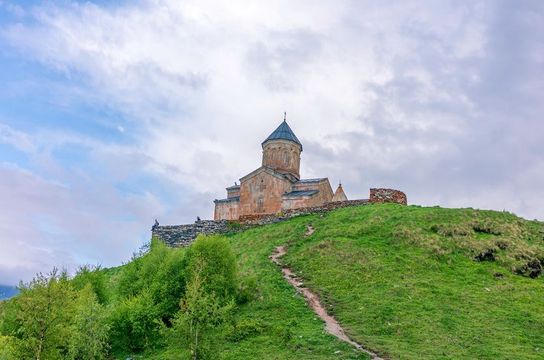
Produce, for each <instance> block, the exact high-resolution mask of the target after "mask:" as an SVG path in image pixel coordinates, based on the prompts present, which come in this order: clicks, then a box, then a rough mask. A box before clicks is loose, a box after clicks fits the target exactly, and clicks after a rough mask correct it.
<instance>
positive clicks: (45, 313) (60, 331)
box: [11, 269, 75, 360]
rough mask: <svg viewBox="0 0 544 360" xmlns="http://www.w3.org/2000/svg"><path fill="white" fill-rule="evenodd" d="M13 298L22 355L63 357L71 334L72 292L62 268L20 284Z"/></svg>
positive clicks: (73, 293) (29, 356)
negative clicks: (59, 270) (17, 292)
mask: <svg viewBox="0 0 544 360" xmlns="http://www.w3.org/2000/svg"><path fill="white" fill-rule="evenodd" d="M20 290H21V293H20V294H19V295H18V296H17V298H16V305H17V306H16V308H17V309H16V310H17V311H16V318H15V327H16V331H15V333H14V334H11V335H12V336H16V337H17V338H19V340H20V341H18V342H17V344H18V347H19V350H20V352H21V354H22V358H29V359H30V358H32V359H36V360H40V359H51V358H62V357H65V355H66V352H67V349H68V340H69V338H70V336H71V334H70V327H69V326H68V325H69V323H70V318H71V316H72V313H73V302H74V298H75V292H74V290H73V288H72V287H71V285H70V283H69V281H68V277H67V274H66V272H65V271H62V272H60V273H59V272H58V270H57V269H53V271H52V272H51V273H49V274H48V275H43V274H41V273H40V274H38V275H37V276H36V277H35V278H34V279H33V280H32V281H31V282H29V283H28V284H21V285H20Z"/></svg>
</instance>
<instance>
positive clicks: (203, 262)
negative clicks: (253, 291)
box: [186, 236, 236, 304]
mask: <svg viewBox="0 0 544 360" xmlns="http://www.w3.org/2000/svg"><path fill="white" fill-rule="evenodd" d="M186 262H187V266H186V268H187V277H188V278H189V279H192V278H193V277H194V276H195V274H196V273H198V274H199V276H200V277H201V278H202V291H204V292H206V293H208V294H212V293H213V294H215V296H217V298H218V300H219V301H220V302H221V303H223V304H224V303H227V302H228V301H230V300H231V299H232V298H234V297H235V295H236V260H235V257H234V253H233V252H232V249H231V247H230V244H229V242H228V241H227V239H226V238H224V237H221V236H199V237H198V238H197V239H196V241H195V242H194V243H193V244H192V245H191V247H190V248H189V250H188V251H187V254H186Z"/></svg>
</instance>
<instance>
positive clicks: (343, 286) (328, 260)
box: [229, 204, 544, 359]
mask: <svg viewBox="0 0 544 360" xmlns="http://www.w3.org/2000/svg"><path fill="white" fill-rule="evenodd" d="M308 224H311V226H312V227H313V228H314V229H315V231H314V232H313V233H312V234H311V235H309V236H307V235H306V234H307V226H308ZM229 239H230V242H231V244H232V246H233V247H234V249H235V252H236V255H237V259H238V264H239V267H240V270H241V272H242V273H243V274H245V275H247V276H255V277H256V278H257V279H259V280H258V281H259V285H260V286H261V291H263V293H264V294H268V296H273V295H271V294H269V293H268V291H269V290H272V288H271V285H270V284H272V283H273V284H276V285H274V286H277V281H278V277H279V274H278V271H277V269H275V268H274V267H273V266H271V265H270V262H269V260H268V259H267V257H268V256H269V255H270V254H271V253H272V251H273V249H274V248H275V247H276V246H278V245H286V246H287V254H286V255H285V256H284V257H283V261H284V263H286V264H287V265H288V266H289V267H290V268H291V269H292V270H294V272H295V273H296V274H297V275H298V276H299V277H301V278H303V279H304V282H305V285H306V286H307V287H309V288H311V289H312V290H313V291H315V292H317V293H318V294H319V295H320V296H321V298H322V301H323V302H324V303H325V304H326V307H327V309H328V311H329V313H331V314H333V315H334V316H335V317H336V318H337V320H338V321H339V322H340V323H341V324H342V326H343V327H344V329H345V330H346V332H347V333H348V335H349V336H351V338H352V339H354V340H355V341H357V342H358V343H361V344H363V345H364V346H365V347H367V348H369V349H372V350H374V351H376V352H378V353H379V354H380V355H382V356H384V357H387V358H392V359H400V358H402V359H422V358H428V359H436V358H457V359H466V358H479V359H512V358H516V359H541V358H544V345H543V344H544V312H543V311H542V309H543V308H544V307H543V306H544V281H543V277H544V276H542V275H541V274H540V271H541V268H542V264H543V263H544V224H543V223H541V222H537V221H527V220H524V219H521V218H519V217H517V216H515V215H513V214H510V213H507V212H495V211H480V210H473V209H443V208H438V207H431V208H424V207H417V206H408V207H406V206H399V205H392V204H391V205H389V204H387V205H369V206H360V207H352V208H346V209H341V210H337V211H333V212H330V213H327V214H324V215H311V216H303V217H299V218H295V219H292V220H290V221H287V222H284V223H279V224H275V225H270V226H265V227H261V228H256V229H253V230H249V231H246V232H243V233H240V234H236V235H234V236H231V237H230V238H229ZM285 286H286V287H287V286H288V285H285ZM291 293H292V291H291ZM292 296H295V295H294V294H292ZM295 297H297V296H295ZM264 299H266V297H265V298H264ZM262 301H263V303H262V304H263V306H269V305H264V304H266V301H265V300H262ZM276 301H277V302H281V301H282V299H281V298H280V297H278V298H277V299H276ZM289 301H291V300H289ZM299 302H303V299H302V298H300V300H299ZM276 306H278V307H277V308H276V309H274V310H275V311H272V312H271V313H266V312H263V311H262V310H263V309H262V308H261V305H259V301H256V302H255V303H253V304H250V305H248V306H247V308H246V309H245V311H246V312H247V314H248V316H250V315H254V316H256V317H259V316H263V320H265V321H266V322H274V321H287V320H288V318H289V317H292V321H295V322H296V321H301V320H300V319H305V318H307V317H308V316H310V315H308V314H306V313H305V312H302V313H303V314H304V315H305V316H302V314H295V313H290V312H289V311H282V310H281V309H282V306H281V304H276ZM255 310H261V311H255ZM270 310H271V309H270ZM276 311H277V313H276ZM274 314H275V315H274ZM254 340H255V339H254ZM251 341H253V340H251ZM248 344H249V343H248ZM309 344H311V341H308V342H304V341H301V345H300V347H301V348H304V347H307V346H310V345H309ZM236 346H238V345H236ZM248 355H249V353H248ZM295 357H296V356H295ZM278 358H280V357H278Z"/></svg>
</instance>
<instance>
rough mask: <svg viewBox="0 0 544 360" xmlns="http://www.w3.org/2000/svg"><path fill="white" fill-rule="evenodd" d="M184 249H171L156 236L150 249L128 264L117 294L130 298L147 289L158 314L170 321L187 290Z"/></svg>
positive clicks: (120, 280)
mask: <svg viewBox="0 0 544 360" xmlns="http://www.w3.org/2000/svg"><path fill="white" fill-rule="evenodd" d="M183 252H184V249H170V248H168V247H166V245H164V244H163V243H162V242H161V241H159V240H157V239H153V240H152V241H151V245H150V248H149V251H148V252H147V253H146V254H144V255H142V256H139V257H136V258H134V260H133V261H132V262H130V263H129V264H127V265H125V267H124V268H123V270H122V272H121V274H120V275H119V281H118V286H117V297H118V298H119V299H121V300H122V299H127V298H129V297H134V296H138V295H139V294H141V293H142V292H144V291H147V292H148V293H149V295H150V297H151V300H152V302H153V304H154V305H155V310H156V313H157V317H158V318H161V319H162V320H163V322H165V323H166V324H170V319H171V318H173V317H174V315H175V313H176V312H177V311H178V310H179V299H180V298H181V297H182V296H183V293H184V289H185V266H186V264H185V261H184V255H183Z"/></svg>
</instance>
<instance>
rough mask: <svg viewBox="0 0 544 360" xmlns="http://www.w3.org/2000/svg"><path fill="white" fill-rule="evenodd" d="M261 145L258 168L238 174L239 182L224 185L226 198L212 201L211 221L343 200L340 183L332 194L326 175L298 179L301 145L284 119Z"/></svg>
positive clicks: (272, 212) (344, 197)
mask: <svg viewBox="0 0 544 360" xmlns="http://www.w3.org/2000/svg"><path fill="white" fill-rule="evenodd" d="M261 145H262V148H263V160H262V165H261V167H259V168H258V169H256V170H254V171H252V172H250V173H249V174H247V175H246V176H244V177H242V178H241V179H240V184H239V185H238V184H236V183H235V184H234V186H230V187H228V188H227V189H226V190H227V198H226V199H221V200H215V201H214V202H215V215H214V219H215V220H222V219H225V220H238V219H239V218H240V217H243V216H247V215H264V214H276V213H278V212H281V211H282V210H290V209H297V208H304V207H313V206H320V205H323V204H325V203H328V202H335V201H345V200H347V197H346V195H345V193H344V190H343V189H342V185H341V184H340V185H339V186H338V189H337V190H336V192H334V193H333V190H332V188H331V184H330V183H329V179H328V178H317V179H301V178H300V153H301V152H302V144H301V142H300V141H299V140H298V138H297V137H296V135H295V134H294V133H293V131H292V130H291V128H290V127H289V125H288V124H287V122H286V121H285V119H284V120H283V122H282V123H281V124H280V126H278V128H277V129H276V130H274V131H273V132H272V134H270V136H269V137H267V138H266V140H265V141H263V143H262V144H261Z"/></svg>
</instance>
